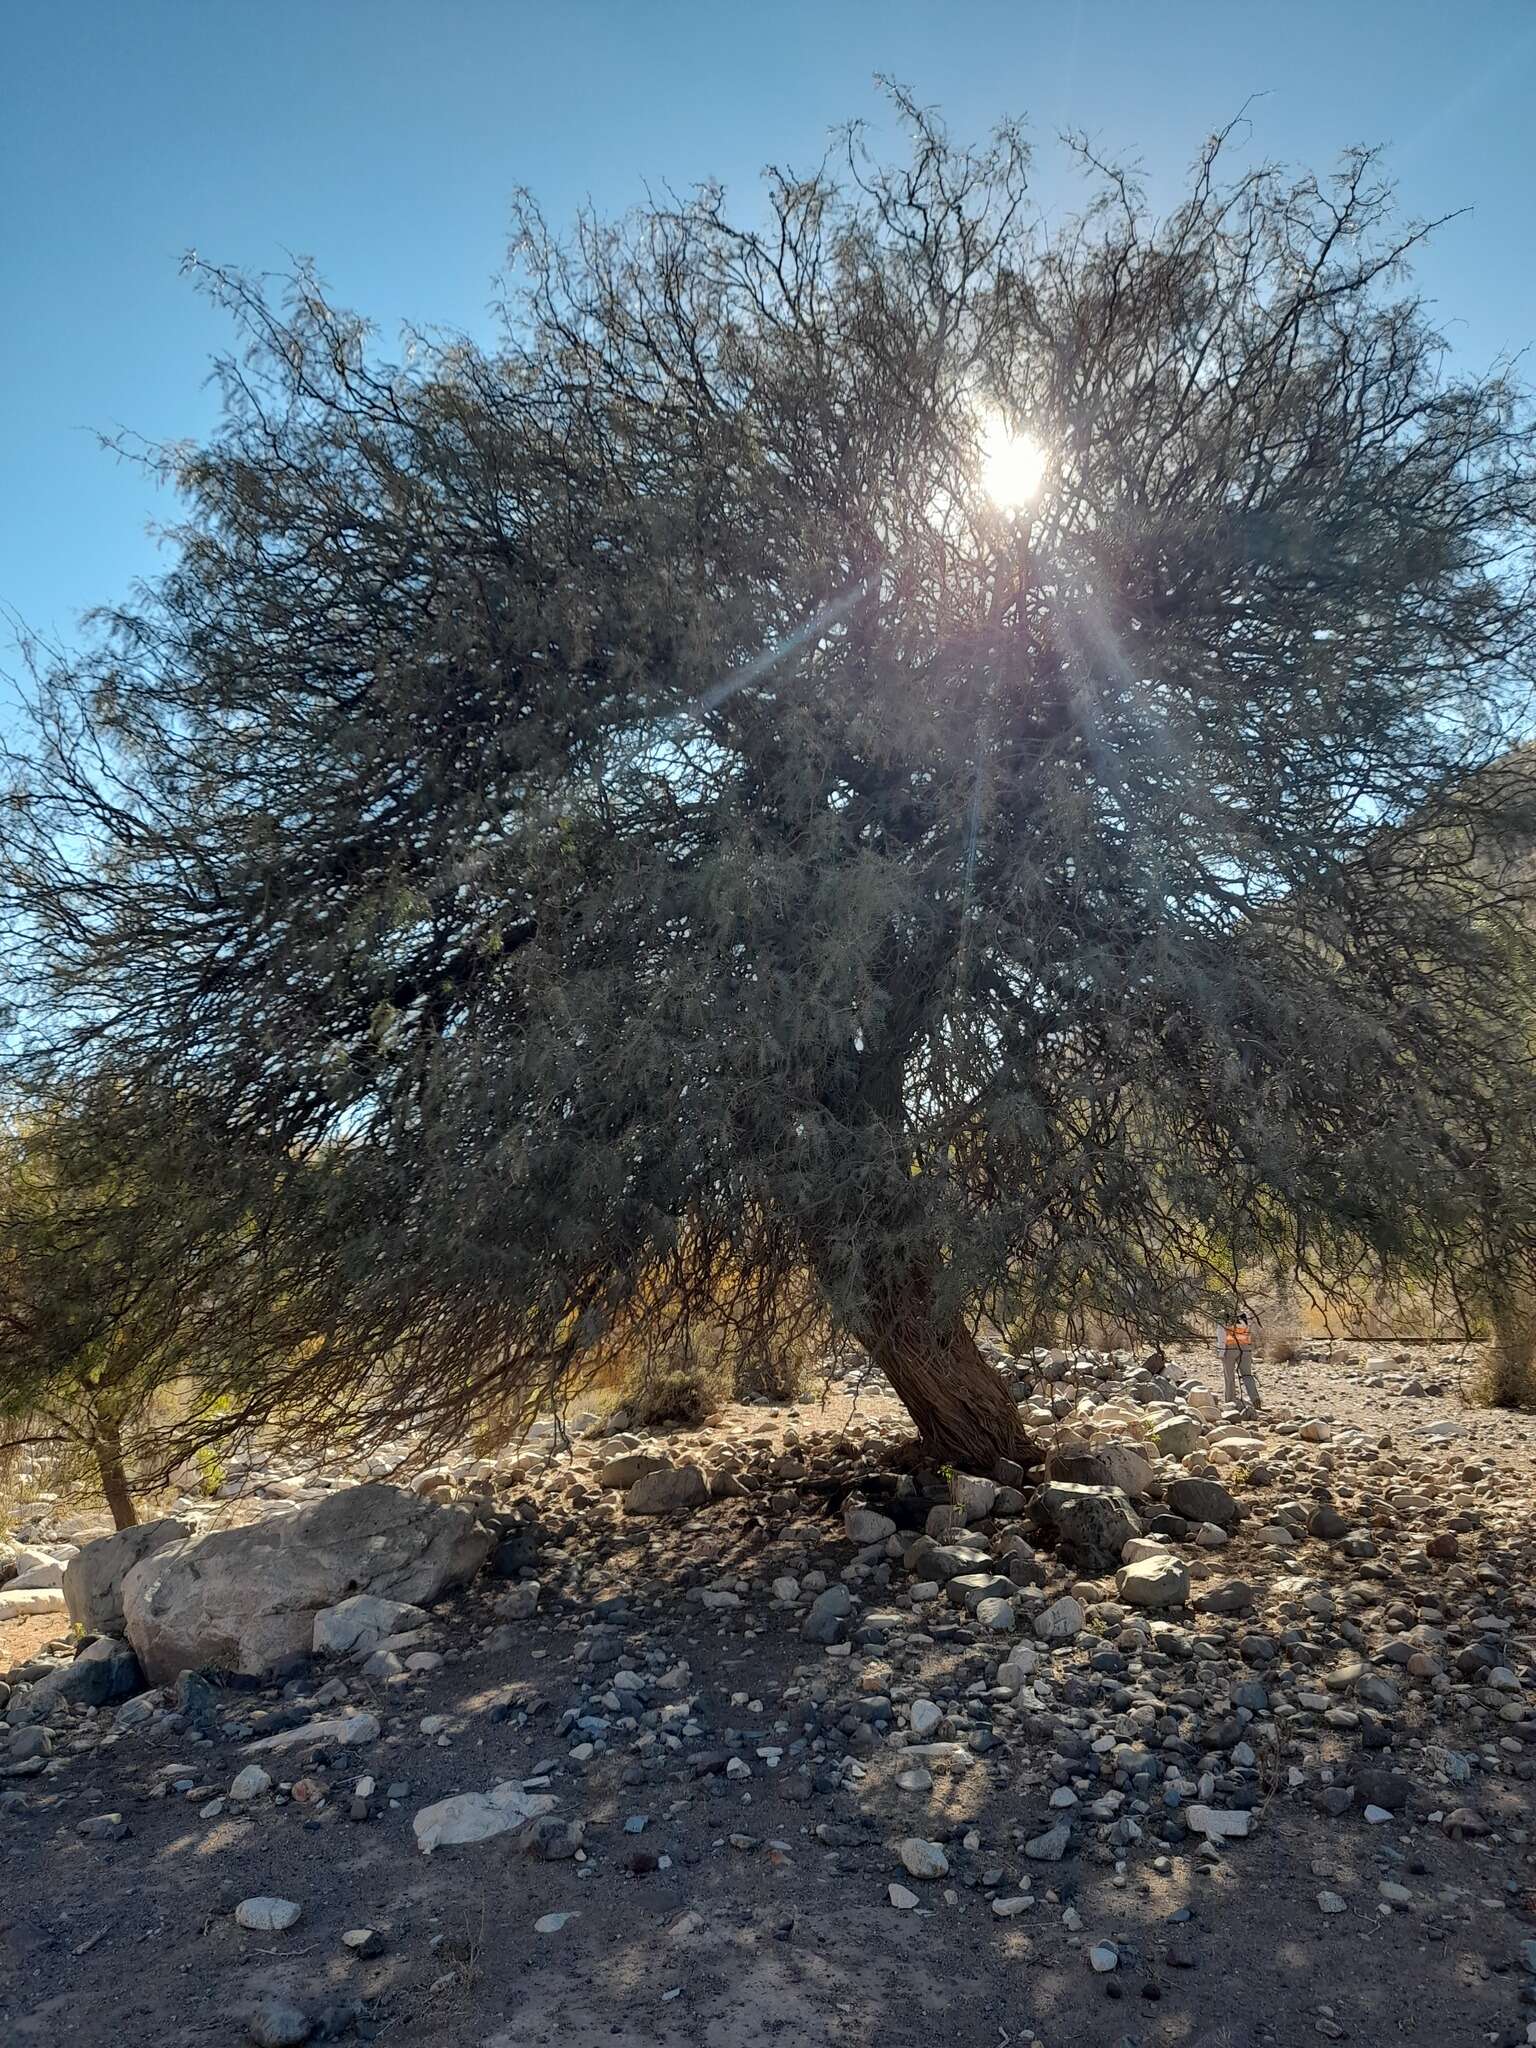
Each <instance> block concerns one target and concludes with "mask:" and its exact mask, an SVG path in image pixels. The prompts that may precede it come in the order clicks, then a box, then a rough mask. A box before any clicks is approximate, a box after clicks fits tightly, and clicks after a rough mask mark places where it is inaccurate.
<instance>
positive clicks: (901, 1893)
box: [885, 1884, 917, 1913]
mask: <svg viewBox="0 0 1536 2048" xmlns="http://www.w3.org/2000/svg"><path fill="white" fill-rule="evenodd" d="M885 1895H886V1897H887V1898H888V1899H889V1900H890V1902H891V1904H892V1905H893V1906H894V1907H895V1908H896V1910H897V1912H898V1913H910V1912H911V1910H912V1908H913V1907H914V1906H915V1905H916V1904H917V1893H916V1892H909V1891H908V1890H907V1888H906V1886H905V1885H904V1884H888V1885H887V1886H886V1888H885Z"/></svg>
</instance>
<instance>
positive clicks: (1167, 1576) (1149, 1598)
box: [1115, 1552, 1189, 1607]
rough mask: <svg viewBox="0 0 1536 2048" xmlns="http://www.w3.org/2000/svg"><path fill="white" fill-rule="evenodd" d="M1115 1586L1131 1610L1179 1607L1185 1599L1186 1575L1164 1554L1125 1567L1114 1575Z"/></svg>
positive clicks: (1186, 1573)
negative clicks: (1137, 1608)
mask: <svg viewBox="0 0 1536 2048" xmlns="http://www.w3.org/2000/svg"><path fill="white" fill-rule="evenodd" d="M1115 1587H1116V1590H1117V1591H1118V1592H1119V1595H1120V1598H1121V1599H1122V1600H1124V1601H1127V1602H1128V1603H1129V1604H1130V1605H1131V1606H1132V1607H1182V1606H1183V1604H1184V1602H1185V1601H1186V1600H1187V1599H1188V1598H1189V1573H1188V1572H1187V1571H1186V1570H1185V1568H1184V1566H1183V1565H1182V1564H1180V1562H1179V1560H1178V1559H1177V1558H1176V1557H1170V1556H1169V1555H1168V1554H1167V1553H1166V1552H1165V1553H1164V1554H1163V1555H1162V1556H1160V1557H1143V1558H1138V1559H1137V1561H1136V1563H1135V1564H1128V1565H1126V1566H1125V1567H1124V1569H1123V1570H1121V1571H1120V1572H1119V1573H1117V1575H1116V1578H1115Z"/></svg>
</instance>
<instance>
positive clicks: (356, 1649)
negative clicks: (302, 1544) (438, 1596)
mask: <svg viewBox="0 0 1536 2048" xmlns="http://www.w3.org/2000/svg"><path fill="white" fill-rule="evenodd" d="M426 1620H427V1616H426V1614H425V1612H424V1611H423V1610H422V1609H421V1608H420V1607H413V1606H411V1604H410V1603H409V1601H406V1600H385V1599H383V1598H382V1597H381V1596H380V1595H379V1594H377V1593H354V1594H353V1596H352V1598H351V1599H350V1600H340V1601H338V1602H337V1604H336V1605H335V1606H334V1607H322V1608H321V1610H320V1612H319V1613H318V1614H317V1615H316V1616H315V1626H314V1633H313V1636H312V1637H311V1648H312V1649H313V1651H314V1653H315V1655H316V1656H317V1657H327V1656H328V1657H344V1656H346V1654H347V1653H348V1651H351V1652H352V1653H353V1654H354V1655H356V1656H360V1657H363V1656H367V1655H368V1654H369V1653H370V1652H371V1651H373V1650H376V1649H377V1648H378V1646H379V1644H380V1643H381V1642H382V1641H383V1640H384V1638H385V1637H386V1636H392V1635H397V1634H398V1633H399V1632H400V1631H401V1630H402V1629H408V1628H421V1627H423V1626H424V1625H425V1623H426Z"/></svg>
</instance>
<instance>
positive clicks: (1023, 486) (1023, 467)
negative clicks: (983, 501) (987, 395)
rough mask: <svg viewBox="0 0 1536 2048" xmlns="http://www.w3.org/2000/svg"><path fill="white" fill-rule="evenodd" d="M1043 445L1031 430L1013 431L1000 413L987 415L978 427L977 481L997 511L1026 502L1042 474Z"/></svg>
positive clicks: (1038, 487) (1029, 501)
mask: <svg viewBox="0 0 1536 2048" xmlns="http://www.w3.org/2000/svg"><path fill="white" fill-rule="evenodd" d="M1048 460H1049V458H1048V456H1047V454H1046V451H1045V448H1044V445H1043V444H1042V443H1041V442H1039V441H1037V440H1036V439H1035V437H1034V435H1033V434H1016V433H1015V432H1014V431H1013V429H1012V428H1011V427H1010V426H1009V425H1008V422H1007V421H1006V420H1005V419H1004V418H1003V416H1002V414H1001V413H992V414H990V415H989V416H988V418H987V419H986V421H985V422H984V424H983V426H982V431H981V484H982V489H983V490H984V491H985V492H986V494H987V496H988V497H989V498H990V499H991V500H992V502H993V504H994V505H996V506H997V508H998V510H999V511H1002V512H1013V511H1016V510H1017V509H1018V507H1019V506H1021V505H1028V504H1030V503H1031V502H1032V501H1033V499H1034V498H1035V496H1036V494H1037V493H1038V491H1039V489H1040V485H1041V483H1042V482H1043V481H1044V478H1045V471H1046V466H1047V463H1048Z"/></svg>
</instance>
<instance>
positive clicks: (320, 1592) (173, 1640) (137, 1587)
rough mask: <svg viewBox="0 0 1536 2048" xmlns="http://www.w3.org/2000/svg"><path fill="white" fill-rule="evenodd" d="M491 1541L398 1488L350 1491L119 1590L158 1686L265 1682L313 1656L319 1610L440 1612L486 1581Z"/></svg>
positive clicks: (185, 1556)
mask: <svg viewBox="0 0 1536 2048" xmlns="http://www.w3.org/2000/svg"><path fill="white" fill-rule="evenodd" d="M493 1540H494V1539H493V1537H492V1536H491V1533H490V1531H489V1530H486V1529H483V1528H481V1527H480V1525H479V1524H478V1523H477V1522H476V1520H475V1517H474V1514H473V1513H472V1511H471V1510H470V1509H469V1508H468V1507H464V1506H459V1505H456V1504H442V1503H439V1502H437V1501H433V1500H426V1499H423V1498H421V1497H420V1496H419V1495H417V1494H414V1493H410V1492H408V1491H407V1490H406V1489H405V1488H404V1487H401V1486H382V1485H372V1486H354V1487H349V1488H347V1489H346V1490H345V1491H344V1492H341V1493H333V1494H330V1495H328V1496H327V1497H326V1499H324V1500H320V1501H316V1502H315V1503H314V1504H313V1505H312V1506H310V1507H307V1508H301V1509H300V1510H299V1511H298V1513H297V1514H292V1515H274V1516H272V1517H270V1518H269V1519H268V1520H266V1521H264V1522H252V1523H250V1524H249V1525H248V1526H247V1527H245V1528H243V1529H216V1530H212V1531H210V1532H209V1533H208V1534H207V1535H204V1536H193V1537H190V1538H188V1539H187V1540H185V1541H183V1542H180V1543H172V1544H168V1545H167V1546H166V1547H165V1548H164V1549H163V1550H157V1551H156V1552H155V1553H154V1554H153V1556H150V1557H147V1558H145V1559H143V1560H142V1562H141V1563H139V1564H136V1565H134V1566H133V1567H132V1569H131V1570H130V1571H129V1572H128V1574H127V1576H126V1577H125V1578H124V1580H123V1611H124V1614H125V1616H126V1620H127V1634H128V1640H129V1641H130V1642H131V1643H132V1645H133V1647H134V1649H135V1650H136V1651H137V1652H138V1656H139V1661H140V1663H141V1664H142V1665H143V1666H144V1671H145V1675H146V1676H147V1678H148V1679H149V1682H150V1683H151V1684H152V1685H165V1684H169V1682H170V1681H171V1680H172V1679H174V1678H175V1677H176V1675H177V1674H178V1672H181V1671H186V1670H198V1669H200V1668H201V1667H203V1666H205V1665H212V1666H214V1667H216V1668H219V1669H223V1670H234V1671H244V1672H248V1673H251V1674H254V1675H257V1676H260V1675H261V1674H262V1673H264V1672H267V1671H270V1670H271V1669H272V1668H273V1667H274V1666H275V1665H278V1664H280V1663H282V1662H283V1661H284V1660H285V1659H286V1658H289V1657H293V1656H300V1655H305V1654H307V1653H308V1652H309V1650H310V1647H311V1644H312V1642H313V1638H314V1627H315V1616H316V1615H317V1614H319V1613H320V1612H321V1611H322V1610H323V1609H325V1608H328V1607H335V1606H337V1605H339V1604H340V1603H341V1602H342V1601H343V1600H347V1599H350V1598H351V1596H352V1595H353V1594H355V1593H374V1594H377V1595H379V1596H380V1597H381V1598H383V1599H386V1600H404V1601H407V1602H409V1603H410V1604H411V1605H412V1606H421V1605H423V1604H424V1603H426V1602H428V1601H432V1600H436V1599H438V1598H439V1597H440V1595H441V1594H443V1593H445V1592H446V1591H447V1590H448V1588H449V1587H450V1586H456V1585H462V1584H463V1582H464V1581H465V1580H466V1579H468V1578H470V1577H472V1576H473V1574H474V1573H475V1572H476V1571H478V1570H479V1568H480V1566H481V1565H482V1564H483V1563H484V1562H485V1558H486V1554H487V1553H488V1551H489V1550H490V1548H491V1544H492V1542H493Z"/></svg>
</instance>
